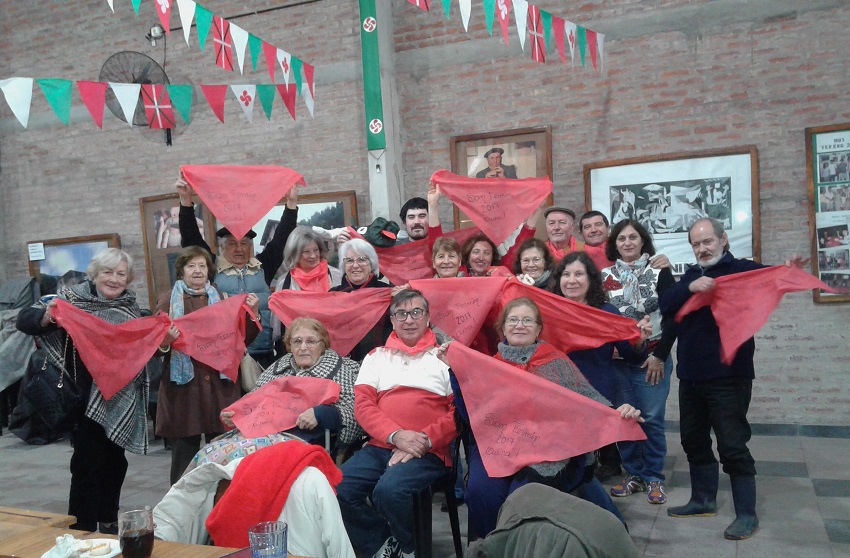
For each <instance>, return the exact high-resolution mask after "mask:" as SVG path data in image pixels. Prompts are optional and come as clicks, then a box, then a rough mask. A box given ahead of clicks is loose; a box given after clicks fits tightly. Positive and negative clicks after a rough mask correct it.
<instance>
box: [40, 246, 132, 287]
mask: <svg viewBox="0 0 850 558" xmlns="http://www.w3.org/2000/svg"><path fill="white" fill-rule="evenodd" d="M39 244H40V245H42V246H43V249H44V259H43V260H30V261H29V272H30V277H34V278H35V279H37V280H38V282H39V284H40V286H41V291H42V294H52V293H55V292H58V290H60V289H62V288H65V287H71V286H73V285H76V284H77V283H80V282H82V281H84V280H85V277H86V268H87V267H88V265H89V262H91V259H92V258H93V257H94V256H95V255H97V254H98V253H100V252H102V251H103V250H105V249H107V248H121V238H120V237H119V236H118V234H117V233H106V234H94V235H87V236H71V237H68V238H52V239H48V240H32V241H29V242H27V248H28V250H32V249H33V248H37V246H33V245H39Z"/></svg>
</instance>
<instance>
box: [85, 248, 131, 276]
mask: <svg viewBox="0 0 850 558" xmlns="http://www.w3.org/2000/svg"><path fill="white" fill-rule="evenodd" d="M122 261H125V262H127V282H128V283H129V282H130V281H132V280H133V256H131V255H130V254H128V253H127V252H125V251H124V250H121V249H119V248H107V249H106V250H104V251H102V252H99V253H98V254H97V255H95V257H93V258H92V259H91V262H89V266H88V267H87V268H86V275H87V276H88V278H89V279H91V280H92V281H94V280H95V279H97V276H98V275H100V272H101V271H104V270H106V269H115V268H116V267H118V264H120V263H121V262H122Z"/></svg>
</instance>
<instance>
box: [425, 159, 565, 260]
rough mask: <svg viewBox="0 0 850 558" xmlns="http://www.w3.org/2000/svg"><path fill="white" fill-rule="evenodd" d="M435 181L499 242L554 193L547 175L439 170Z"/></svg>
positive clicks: (447, 195) (494, 240) (433, 176)
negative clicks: (471, 174)
mask: <svg viewBox="0 0 850 558" xmlns="http://www.w3.org/2000/svg"><path fill="white" fill-rule="evenodd" d="M431 181H432V182H434V184H438V185H439V186H440V192H442V193H443V194H445V196H446V197H447V198H449V199H450V200H452V201H453V202H454V203H455V205H457V206H458V207H459V208H461V209H462V210H463V211H464V213H466V214H467V215H469V218H470V219H472V222H473V223H475V224H476V225H477V226H478V228H480V229H481V230H482V231H483V232H484V234H486V235H487V236H488V237H490V239H491V240H492V241H493V242H495V243H496V244H501V243H502V242H504V240H505V239H506V238H508V236H510V234H511V233H512V232H514V231H515V230H516V228H517V227H518V226H519V225H520V223H522V222H523V221H525V219H526V218H527V217H528V216H529V215H530V214H531V213H533V212H534V210H535V209H537V208H538V207H539V206H540V204H541V203H543V200H545V199H546V198H547V197H548V196H549V194H551V193H552V181H551V180H549V177H548V176H547V177H544V178H523V179H519V180H517V179H515V178H514V179H512V178H469V177H466V176H460V175H457V174H454V173H452V172H449V171H447V170H438V171H437V172H435V173H434V174H432V175H431Z"/></svg>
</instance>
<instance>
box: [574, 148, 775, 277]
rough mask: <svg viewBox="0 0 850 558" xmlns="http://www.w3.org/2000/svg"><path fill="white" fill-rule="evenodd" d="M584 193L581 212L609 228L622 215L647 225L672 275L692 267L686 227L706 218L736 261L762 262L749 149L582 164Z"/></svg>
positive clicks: (753, 154) (755, 174)
mask: <svg viewBox="0 0 850 558" xmlns="http://www.w3.org/2000/svg"><path fill="white" fill-rule="evenodd" d="M584 193H585V205H586V209H588V210H590V209H595V210H597V211H601V212H602V213H604V214H605V215H606V216H607V217H608V218H609V220H610V221H611V225H613V224H614V223H616V222H617V221H619V220H621V219H623V218H627V217H629V218H633V219H636V220H638V221H640V222H641V223H642V224H643V225H644V226H646V228H647V230H649V232H650V233H651V234H652V235H653V240H654V242H655V248H656V250H657V251H658V253H661V254H665V255H666V256H667V257H668V258H670V262H671V264H672V265H673V272H674V273H675V274H677V275H678V274H682V273H684V270H685V267H686V266H687V264H690V263H693V262H694V254H693V250H692V249H691V247H690V244H689V243H688V233H687V230H688V227H689V226H690V225H691V224H692V223H693V222H694V221H696V220H697V219H699V218H701V217H705V216H709V217H714V218H717V219H718V220H720V221H721V222H723V223H724V226H725V228H726V233H727V235H728V237H729V243H730V250H731V252H732V253H733V254H734V255H735V256H736V257H739V258H752V259H754V260H756V261H759V260H760V258H761V239H760V234H759V230H760V229H759V213H758V208H759V168H758V149H757V148H756V147H755V146H754V145H747V146H741V147H730V148H724V149H712V150H707V151H696V152H690V153H668V154H664V155H653V156H647V157H635V158H631V159H620V160H613V161H602V162H598V163H589V164H586V165H584Z"/></svg>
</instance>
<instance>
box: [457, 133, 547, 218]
mask: <svg viewBox="0 0 850 558" xmlns="http://www.w3.org/2000/svg"><path fill="white" fill-rule="evenodd" d="M449 150H450V152H451V165H452V167H451V170H452V172H453V173H455V174H459V175H461V176H468V177H470V178H488V177H503V178H542V177H545V176H548V177H550V178H551V176H552V129H551V128H550V127H548V126H546V127H540V128H520V129H516V130H502V131H499V132H486V133H480V134H469V135H465V136H454V137H452V138H451V139H450V141H449ZM546 203H547V205H552V196H551V195H550V196H549V199H548V200H547V202H546ZM472 225H473V223H472V221H471V220H470V219H469V217H467V216H466V215H465V214H464V213H463V212H462V211H460V210H459V209H458V208H457V207H455V208H454V226H455V229H458V228H462V227H471V226H472ZM539 228H540V227H538V229H539Z"/></svg>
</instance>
